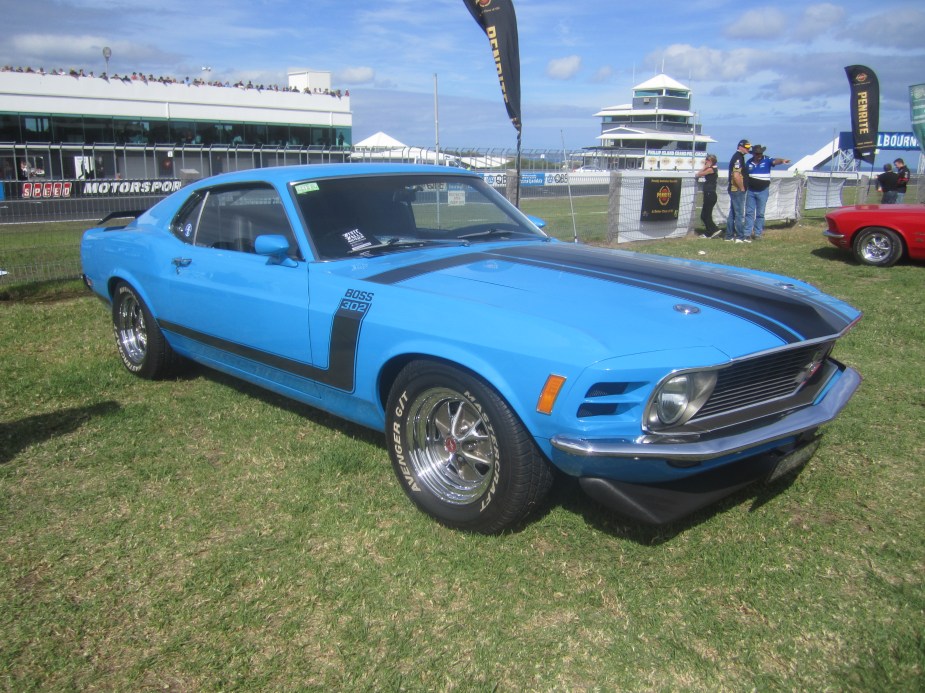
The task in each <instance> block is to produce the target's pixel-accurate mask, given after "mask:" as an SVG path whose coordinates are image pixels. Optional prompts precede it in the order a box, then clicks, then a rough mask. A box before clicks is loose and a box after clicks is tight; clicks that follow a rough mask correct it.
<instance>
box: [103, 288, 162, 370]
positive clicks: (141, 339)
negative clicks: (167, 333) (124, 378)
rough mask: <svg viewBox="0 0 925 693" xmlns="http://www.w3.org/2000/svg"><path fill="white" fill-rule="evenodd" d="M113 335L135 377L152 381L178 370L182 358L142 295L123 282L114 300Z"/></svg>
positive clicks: (124, 360)
mask: <svg viewBox="0 0 925 693" xmlns="http://www.w3.org/2000/svg"><path fill="white" fill-rule="evenodd" d="M112 332H113V335H115V338H116V347H117V348H118V350H119V357H120V358H121V359H122V364H123V365H124V366H125V367H126V368H127V369H128V370H129V371H131V372H132V373H134V374H135V375H137V376H140V377H142V378H148V379H151V380H154V379H157V378H163V377H164V376H166V375H168V374H169V373H170V372H171V371H173V370H174V369H175V367H176V366H177V364H178V358H177V356H176V355H175V354H174V353H173V350H172V349H171V348H170V345H169V344H168V343H167V340H166V339H164V335H163V333H162V332H161V330H160V327H158V325H157V321H156V320H155V319H154V316H152V315H151V311H150V310H148V307H147V306H146V305H145V304H144V302H143V301H142V300H141V298H140V297H139V295H138V293H137V292H136V291H135V289H133V288H132V287H131V286H129V285H128V284H126V283H125V282H119V283H118V284H117V285H116V287H115V289H114V290H113V296H112Z"/></svg>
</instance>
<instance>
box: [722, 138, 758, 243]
mask: <svg viewBox="0 0 925 693" xmlns="http://www.w3.org/2000/svg"><path fill="white" fill-rule="evenodd" d="M751 148H752V145H751V142H749V141H748V140H739V144H738V146H737V147H736V151H735V154H733V155H732V158H731V159H730V160H729V184H728V185H729V187H728V190H729V216H728V217H727V218H726V236H725V238H724V239H723V240H726V241H731V240H735V242H736V243H742V242H743V241H744V240H745V191H746V189H747V188H746V186H747V184H748V171H747V170H746V168H745V155H746V154H748V150H749V149H751Z"/></svg>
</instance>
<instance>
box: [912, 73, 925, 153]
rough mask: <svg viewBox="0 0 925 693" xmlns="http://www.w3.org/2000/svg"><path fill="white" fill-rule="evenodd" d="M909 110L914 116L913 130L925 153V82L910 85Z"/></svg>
mask: <svg viewBox="0 0 925 693" xmlns="http://www.w3.org/2000/svg"><path fill="white" fill-rule="evenodd" d="M909 111H910V115H911V116H912V132H914V133H915V136H916V138H917V139H918V141H919V147H921V149H922V153H923V154H925V84H913V85H912V86H911V87H909Z"/></svg>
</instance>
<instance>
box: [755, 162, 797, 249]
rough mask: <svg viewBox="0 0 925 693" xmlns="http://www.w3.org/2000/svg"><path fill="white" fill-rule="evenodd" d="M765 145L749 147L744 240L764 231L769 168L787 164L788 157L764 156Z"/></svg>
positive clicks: (758, 236)
mask: <svg viewBox="0 0 925 693" xmlns="http://www.w3.org/2000/svg"><path fill="white" fill-rule="evenodd" d="M766 151H767V148H766V147H762V146H761V145H760V144H756V145H754V146H753V147H752V148H751V153H752V158H751V159H749V160H748V164H747V166H746V172H747V174H748V193H746V196H745V242H746V243H751V242H752V235H753V234H754V238H755V240H758V239H760V238H761V234H762V233H764V210H765V208H766V207H767V206H768V194H769V193H770V192H771V169H772V168H773V167H774V166H780V165H781V164H789V163H790V159H772V158H771V157H768V156H765V155H764V153H765V152H766Z"/></svg>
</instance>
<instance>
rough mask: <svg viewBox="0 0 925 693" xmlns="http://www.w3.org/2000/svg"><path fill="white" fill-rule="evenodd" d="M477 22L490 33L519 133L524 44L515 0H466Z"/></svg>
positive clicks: (503, 90)
mask: <svg viewBox="0 0 925 693" xmlns="http://www.w3.org/2000/svg"><path fill="white" fill-rule="evenodd" d="M463 2H464V3H466V7H467V8H468V9H469V12H471V13H472V16H473V17H474V18H475V21H476V22H478V24H479V26H480V27H482V30H483V31H484V32H485V35H486V36H488V43H489V45H490V46H491V53H492V55H493V56H494V58H495V67H496V68H497V69H498V81H499V82H501V94H502V95H503V96H504V105H505V106H507V114H508V116H509V117H510V118H511V122H512V123H513V124H514V127H515V128H517V132H518V133H519V132H520V127H521V120H520V46H519V43H518V40H517V17H516V15H515V14H514V2H513V0H463Z"/></svg>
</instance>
